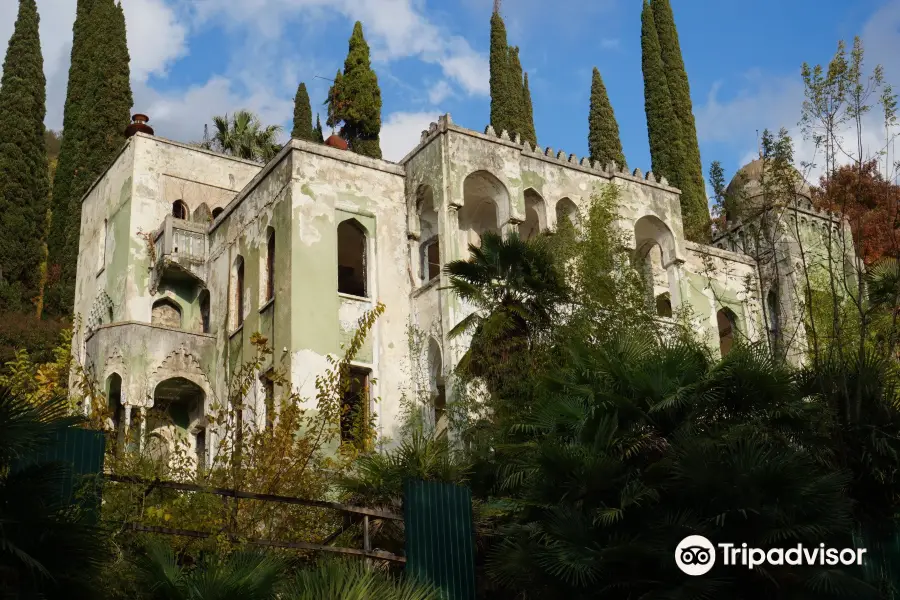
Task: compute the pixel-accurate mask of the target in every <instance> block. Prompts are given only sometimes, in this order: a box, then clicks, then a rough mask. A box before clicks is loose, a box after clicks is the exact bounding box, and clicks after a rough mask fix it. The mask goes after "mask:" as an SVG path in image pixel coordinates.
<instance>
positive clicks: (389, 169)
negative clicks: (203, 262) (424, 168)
mask: <svg viewBox="0 0 900 600" xmlns="http://www.w3.org/2000/svg"><path fill="white" fill-rule="evenodd" d="M294 150H299V151H302V152H307V153H309V154H316V155H318V156H323V157H325V158H330V159H333V160H339V161H341V162H346V163H351V164H354V165H357V166H361V167H366V168H369V169H373V170H376V171H382V172H384V173H389V174H392V175H398V176H400V177H406V169H405V168H404V167H403V166H402V165H398V164H396V163H392V162H390V161H386V160H382V159H378V158H369V157H368V156H361V155H359V154H355V153H354V152H351V151H350V150H339V149H337V148H332V147H331V146H326V145H324V144H319V143H317V142H308V141H306V140H298V139H292V140H290V141H289V142H288V143H287V144H285V145H284V147H283V148H282V149H281V150H280V151H279V152H278V154H276V155H275V157H274V158H272V160H270V161H269V162H268V163H266V165H265V166H264V167H263V168H262V170H260V172H259V173H257V174H256V175H255V176H254V177H253V179H251V180H250V181H249V182H248V183H247V185H245V186H244V187H243V188H242V189H241V191H240V192H238V194H237V195H236V196H235V197H234V198H233V199H232V200H231V202H229V203H228V204H226V205H225V207H224V208H223V209H222V212H221V213H219V216H218V217H216V218H215V219H213V222H212V223H210V225H209V229H208V230H207V233H212V232H213V231H214V230H215V229H216V228H217V227H218V226H219V224H221V223H222V221H224V220H225V218H226V217H228V215H230V214H231V213H232V212H234V210H235V209H236V208H237V207H238V205H240V203H241V202H243V201H244V198H246V197H247V196H248V195H249V194H250V193H251V192H252V191H253V190H255V189H256V187H257V186H258V185H259V184H260V183H262V181H263V180H264V179H265V178H266V177H267V176H268V175H269V174H270V173H271V172H272V171H274V170H275V167H277V166H278V165H279V163H281V161H282V160H284V158H285V157H286V156H287V155H288V154H290V153H291V152H293V151H294Z"/></svg>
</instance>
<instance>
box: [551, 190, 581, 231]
mask: <svg viewBox="0 0 900 600" xmlns="http://www.w3.org/2000/svg"><path fill="white" fill-rule="evenodd" d="M555 212H556V226H557V227H559V225H560V223H562V222H563V220H567V221H568V222H569V223H571V224H572V226H573V227H574V228H575V229H576V230H579V229H581V214H580V213H579V212H578V205H576V204H575V203H574V202H573V201H572V199H571V198H569V197H568V196H566V197H564V198H560V199H559V200H557V202H556V209H555Z"/></svg>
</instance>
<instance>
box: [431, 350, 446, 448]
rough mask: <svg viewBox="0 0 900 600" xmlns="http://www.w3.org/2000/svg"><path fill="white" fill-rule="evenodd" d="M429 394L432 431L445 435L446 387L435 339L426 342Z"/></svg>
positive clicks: (441, 360) (440, 356)
mask: <svg viewBox="0 0 900 600" xmlns="http://www.w3.org/2000/svg"><path fill="white" fill-rule="evenodd" d="M428 366H429V388H430V389H429V396H430V398H431V405H432V410H433V418H434V432H435V434H437V435H445V434H446V432H447V427H448V415H447V387H446V382H445V378H444V361H443V358H442V355H441V347H440V344H438V342H437V340H436V339H434V338H431V339H430V341H429V342H428Z"/></svg>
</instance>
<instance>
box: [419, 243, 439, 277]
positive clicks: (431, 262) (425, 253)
mask: <svg viewBox="0 0 900 600" xmlns="http://www.w3.org/2000/svg"><path fill="white" fill-rule="evenodd" d="M440 274H441V242H440V239H439V238H438V236H434V237H433V238H431V239H430V240H428V241H427V242H425V243H424V244H422V279H423V280H424V281H431V280H432V279H434V278H435V277H437V276H439V275H440Z"/></svg>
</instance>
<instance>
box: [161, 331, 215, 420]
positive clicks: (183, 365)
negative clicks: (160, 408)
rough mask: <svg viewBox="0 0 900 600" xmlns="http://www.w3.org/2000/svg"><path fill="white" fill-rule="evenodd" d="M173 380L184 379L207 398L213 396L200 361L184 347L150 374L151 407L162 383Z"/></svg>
mask: <svg viewBox="0 0 900 600" xmlns="http://www.w3.org/2000/svg"><path fill="white" fill-rule="evenodd" d="M173 378H180V379H184V380H186V381H188V382H190V383H192V384H194V385H195V386H197V387H198V388H199V389H200V390H201V391H203V393H204V395H205V397H207V398H208V397H209V396H210V395H211V392H212V388H211V386H210V383H209V379H208V378H207V376H206V373H205V372H204V371H203V368H202V367H201V366H200V361H199V360H197V358H196V357H195V356H194V355H193V354H191V353H190V351H188V349H187V348H185V347H184V345H182V346H180V347H179V348H178V349H176V350H174V351H172V352H171V353H170V354H169V355H168V356H166V358H165V359H164V360H163V361H162V363H160V365H159V366H158V367H156V368H155V369H154V370H153V371H152V372H151V373H150V377H149V381H148V383H149V389H150V393H151V396H150V398H149V400H150V402H151V404H150V406H152V400H153V397H154V396H153V395H154V394H155V391H156V388H157V386H158V385H159V384H160V382H162V381H165V380H168V379H173Z"/></svg>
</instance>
